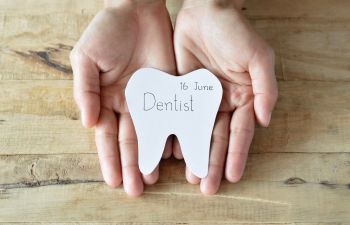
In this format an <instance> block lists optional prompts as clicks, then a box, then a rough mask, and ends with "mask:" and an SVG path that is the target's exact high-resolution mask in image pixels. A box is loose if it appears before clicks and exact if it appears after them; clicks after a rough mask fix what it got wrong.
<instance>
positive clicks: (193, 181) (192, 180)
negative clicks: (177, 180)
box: [186, 166, 201, 184]
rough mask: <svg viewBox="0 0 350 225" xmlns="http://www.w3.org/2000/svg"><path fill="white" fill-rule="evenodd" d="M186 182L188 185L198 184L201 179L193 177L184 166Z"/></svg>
mask: <svg viewBox="0 0 350 225" xmlns="http://www.w3.org/2000/svg"><path fill="white" fill-rule="evenodd" d="M186 180H187V181H188V183H190V184H199V182H200V181H201V179H200V178H199V177H197V176H196V175H194V174H193V173H192V172H191V170H190V169H189V168H188V167H187V166H186Z"/></svg>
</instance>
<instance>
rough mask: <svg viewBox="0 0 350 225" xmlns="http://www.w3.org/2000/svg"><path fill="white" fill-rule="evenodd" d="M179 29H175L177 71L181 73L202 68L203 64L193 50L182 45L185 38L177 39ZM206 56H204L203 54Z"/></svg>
mask: <svg viewBox="0 0 350 225" xmlns="http://www.w3.org/2000/svg"><path fill="white" fill-rule="evenodd" d="M178 30H179V29H175V42H174V49H175V58H176V64H177V71H178V73H179V74H180V75H183V74H186V73H189V72H191V71H193V70H196V69H199V68H202V67H203V65H202V63H200V62H201V61H199V60H198V57H197V56H195V55H194V54H193V53H192V52H191V51H189V50H187V49H186V48H185V47H184V46H182V42H183V40H177V39H179V38H177V36H178V35H177V32H178ZM203 58H204V56H203Z"/></svg>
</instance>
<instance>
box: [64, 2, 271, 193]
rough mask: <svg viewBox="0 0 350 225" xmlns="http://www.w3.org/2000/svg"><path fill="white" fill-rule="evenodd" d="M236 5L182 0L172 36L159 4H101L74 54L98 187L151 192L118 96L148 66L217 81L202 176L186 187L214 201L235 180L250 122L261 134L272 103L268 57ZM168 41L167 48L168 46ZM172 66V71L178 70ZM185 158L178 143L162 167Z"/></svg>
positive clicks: (240, 171) (240, 170) (245, 152)
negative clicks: (205, 72) (206, 73)
mask: <svg viewBox="0 0 350 225" xmlns="http://www.w3.org/2000/svg"><path fill="white" fill-rule="evenodd" d="M242 4H243V1H242V0H237V1H234V0H231V1H222V0H221V1H218V0H208V1H195V0H187V1H186V0H185V1H184V4H183V7H182V9H181V10H180V12H179V15H178V18H177V20H176V26H175V33H174V34H173V30H172V27H171V23H170V19H169V15H168V12H167V9H166V7H165V2H164V1H161V0H144V1H137V0H135V1H132V0H121V1H116V2H114V1H106V2H105V5H106V8H105V9H104V10H102V11H101V12H99V13H98V14H97V15H96V17H95V18H94V19H93V21H92V22H91V23H90V24H89V26H88V27H87V29H86V30H85V32H84V33H83V35H82V36H81V38H80V40H79V41H78V43H77V44H76V45H75V47H74V49H73V51H72V53H71V56H70V58H71V64H72V68H73V73H74V97H75V100H76V102H77V105H78V107H79V109H80V111H81V120H82V123H83V125H84V126H85V127H90V128H91V127H94V128H95V134H96V135H95V137H96V145H97V149H98V155H99V159H100V165H101V170H102V174H103V177H104V180H105V181H106V183H107V184H108V185H110V186H112V187H116V186H119V185H120V184H121V183H122V182H123V187H124V189H125V191H126V193H127V194H128V195H130V196H138V195H140V194H142V192H143V189H144V184H148V185H150V184H154V183H155V182H156V181H157V180H158V177H159V171H158V167H157V168H156V169H155V170H154V171H153V172H152V173H151V174H149V175H146V176H145V175H142V174H141V173H140V171H139V169H138V165H137V161H138V158H137V138H136V134H135V130H134V126H133V124H132V121H131V118H130V114H129V112H128V109H127V105H126V102H125V96H124V90H125V86H126V83H127V81H128V80H129V78H130V76H131V75H132V73H133V72H135V71H136V70H137V69H139V68H141V67H153V68H157V69H160V70H163V71H165V72H168V73H171V74H177V73H178V74H179V75H182V74H185V73H188V72H190V71H192V70H195V69H197V68H207V69H209V70H211V71H212V72H213V73H214V74H215V75H217V77H218V78H219V80H220V81H221V83H222V85H223V89H224V96H223V101H222V104H221V106H220V110H219V113H218V116H217V119H216V123H215V126H214V131H213V136H212V144H211V153H210V162H209V173H208V176H207V177H205V178H203V179H200V178H198V177H196V176H195V175H193V174H192V173H191V172H190V171H189V170H188V169H186V178H187V180H188V182H190V183H193V184H199V183H200V189H201V191H202V193H204V194H215V193H216V192H217V191H218V189H219V186H220V183H221V180H222V177H223V175H224V176H225V178H226V179H227V180H228V181H230V182H237V181H239V179H240V178H241V176H242V174H243V171H244V166H245V162H246V158H247V155H248V150H249V146H250V143H251V141H252V138H253V135H254V127H255V123H256V122H257V123H258V124H260V125H261V126H264V127H266V126H268V124H269V122H270V118H271V113H272V110H273V107H274V105H275V102H276V100H277V84H276V79H275V75H274V54H273V51H272V49H271V48H270V47H269V46H268V45H267V44H266V42H264V41H263V39H261V38H260V37H259V36H258V35H257V34H256V32H255V31H254V30H253V29H252V27H251V26H250V25H249V23H248V22H247V20H246V19H245V18H244V17H243V16H242V15H241V12H240V11H241V10H240V8H241V7H242ZM173 38H174V43H173ZM175 59H176V62H175ZM171 154H173V155H174V156H175V157H176V158H178V159H182V154H181V149H180V147H179V144H178V141H177V140H176V139H174V140H172V139H168V141H167V144H166V147H165V150H164V153H163V158H168V157H170V156H171Z"/></svg>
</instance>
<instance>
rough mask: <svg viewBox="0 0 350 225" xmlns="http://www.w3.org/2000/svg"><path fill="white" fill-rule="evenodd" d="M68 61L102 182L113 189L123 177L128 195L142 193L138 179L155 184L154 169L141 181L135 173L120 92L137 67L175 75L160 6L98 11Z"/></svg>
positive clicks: (164, 12)
mask: <svg viewBox="0 0 350 225" xmlns="http://www.w3.org/2000/svg"><path fill="white" fill-rule="evenodd" d="M71 61H72V67H73V71H74V76H75V77H74V85H75V87H74V92H75V99H76V101H77V103H78V105H79V107H80V109H81V111H82V121H83V124H84V125H85V126H87V127H91V126H95V127H96V129H95V133H96V145H97V149H98V153H99V158H100V164H101V169H102V173H103V176H104V179H105V181H106V182H107V183H108V184H109V185H111V186H117V185H119V184H120V183H121V181H122V179H123V183H124V188H125V190H126V191H127V192H128V193H129V194H131V195H139V194H141V193H142V190H143V182H142V179H143V181H144V182H145V183H154V182H155V181H156V179H157V178H158V171H157V170H156V171H154V172H153V173H152V174H151V175H148V176H144V177H142V175H141V174H140V171H139V169H138V166H137V142H136V134H135V131H134V128H133V124H132V121H131V118H130V115H129V113H128V108H127V105H126V101H125V96H124V91H125V87H126V84H127V82H128V80H129V78H130V76H131V75H132V74H133V72H135V71H136V70H137V69H139V68H141V67H154V68H158V69H160V70H163V71H166V72H168V73H175V71H176V69H175V68H176V66H175V60H174V53H173V48H172V27H171V23H170V20H169V16H168V13H167V10H166V8H165V5H164V4H160V3H154V4H152V5H151V6H147V9H146V8H143V6H141V7H138V8H137V9H135V7H134V5H132V4H131V3H130V4H129V3H127V4H123V5H121V6H119V7H115V8H109V9H105V10H102V11H101V12H100V13H98V14H97V15H96V17H95V18H94V19H93V21H92V22H91V23H90V25H89V26H88V28H87V29H86V30H85V32H84V34H83V35H82V37H81V39H80V40H79V42H78V43H77V44H76V46H75V47H74V49H73V51H72V54H71ZM169 150H170V149H169ZM169 153H171V151H170V152H169ZM121 168H123V169H121Z"/></svg>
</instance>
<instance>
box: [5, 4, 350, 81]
mask: <svg viewBox="0 0 350 225" xmlns="http://www.w3.org/2000/svg"><path fill="white" fill-rule="evenodd" d="M3 5H4V6H3V8H4V9H7V10H3V11H1V10H0V21H1V22H0V28H1V29H2V30H4V32H2V33H1V34H0V40H1V41H0V53H1V54H0V61H2V62H3V63H1V64H0V71H1V72H0V79H3V80H5V79H15V80H16V79H72V74H71V69H70V64H69V60H68V54H69V51H70V49H71V48H72V46H73V45H74V43H75V42H76V41H77V40H78V39H79V36H80V35H81V33H82V32H83V30H84V29H85V27H86V26H87V24H88V23H89V21H90V20H91V19H92V17H93V16H94V14H95V13H96V12H97V11H98V9H100V8H101V7H102V6H101V5H100V3H96V2H95V1H91V2H89V4H86V6H84V5H85V4H84V5H79V3H78V1H73V2H72V3H70V2H69V1H62V2H60V3H52V2H43V1H38V2H35V4H32V3H31V4H28V7H23V8H21V9H18V7H16V6H17V5H16V4H8V3H3ZM69 5H72V7H68V6H69ZM286 5H288V7H286ZM328 5H329V7H327V6H328ZM348 5H349V3H348V2H347V1H345V0H338V1H334V2H332V3H330V2H329V1H325V0H322V1H321V2H318V1H310V0H307V1H303V3H298V4H291V3H289V2H288V1H286V0H283V1H275V0H269V1H268V2H266V4H264V5H261V4H257V3H256V1H247V4H246V10H245V13H246V14H247V16H248V17H249V18H250V20H251V22H252V24H253V25H254V26H255V28H256V29H257V31H258V32H259V33H260V34H261V35H262V36H263V37H264V38H265V39H267V41H268V42H269V43H270V44H271V45H272V46H273V47H274V49H275V51H276V54H277V57H276V72H277V77H278V79H280V80H323V81H350V76H349V66H350V63H349V62H350V60H349V59H350V47H349V42H348V38H347V37H349V35H350V33H349V28H350V25H349V23H348V21H347V20H348V19H349V16H348V13H347V6H348ZM39 6H41V7H45V8H47V11H46V12H43V11H42V10H39V9H40V7H39ZM180 6H181V2H179V1H169V2H168V8H169V11H170V14H171V17H172V19H173V21H174V20H175V18H176V14H177V12H178V9H179V8H180ZM289 6H290V7H289ZM289 8H291V9H295V10H289ZM344 9H345V11H344ZM333 11H336V12H337V13H335V14H333V13H330V12H333ZM345 12H346V13H345ZM43 21H44V22H43ZM52 28H55V29H52ZM48 30H50V32H47V31H48ZM13 64H16V67H15V68H14V67H13V66H12V65H13ZM22 71H27V72H26V73H25V74H23V72H22Z"/></svg>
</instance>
